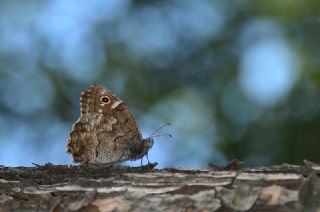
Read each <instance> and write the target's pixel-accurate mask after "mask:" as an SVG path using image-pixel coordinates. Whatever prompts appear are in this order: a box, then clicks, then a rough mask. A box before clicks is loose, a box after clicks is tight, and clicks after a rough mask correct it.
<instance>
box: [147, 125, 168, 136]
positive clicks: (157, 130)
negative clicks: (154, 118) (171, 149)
mask: <svg viewBox="0 0 320 212" xmlns="http://www.w3.org/2000/svg"><path fill="white" fill-rule="evenodd" d="M165 126H171V124H170V123H169V122H167V123H165V124H163V125H162V126H160V127H159V128H158V129H156V130H155V131H154V132H153V133H151V135H150V136H149V137H150V138H151V137H158V136H153V135H154V134H156V133H157V132H159V131H160V130H161V129H162V128H164V127H165ZM169 136H170V137H172V136H171V135H169Z"/></svg>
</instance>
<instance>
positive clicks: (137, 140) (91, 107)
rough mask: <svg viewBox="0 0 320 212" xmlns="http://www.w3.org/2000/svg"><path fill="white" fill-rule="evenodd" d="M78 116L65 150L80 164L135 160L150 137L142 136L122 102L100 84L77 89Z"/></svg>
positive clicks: (142, 154)
mask: <svg viewBox="0 0 320 212" xmlns="http://www.w3.org/2000/svg"><path fill="white" fill-rule="evenodd" d="M80 108H81V116H80V118H79V120H78V121H77V122H76V123H75V124H74V125H73V128H72V131H71V132H70V134H69V137H68V141H67V142H68V144H67V152H68V153H71V155H72V158H73V161H74V162H78V163H81V164H114V163H118V162H122V161H126V160H138V159H141V158H142V157H143V156H145V155H146V154H147V153H148V150H149V149H150V148H151V147H152V145H153V139H152V138H147V139H143V138H142V136H141V133H140V131H139V129H138V127H137V124H136V122H135V120H134V119H133V117H132V115H131V113H130V112H129V110H128V108H127V106H126V105H125V104H124V102H123V101H122V100H121V99H120V98H118V97H117V96H116V95H114V94H113V93H112V92H111V91H109V90H108V89H106V88H105V87H103V86H101V85H91V86H90V87H89V89H88V90H86V91H84V92H82V93H81V98H80Z"/></svg>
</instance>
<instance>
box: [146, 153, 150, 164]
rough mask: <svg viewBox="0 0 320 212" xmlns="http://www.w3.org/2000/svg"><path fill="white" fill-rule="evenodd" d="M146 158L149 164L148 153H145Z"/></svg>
mask: <svg viewBox="0 0 320 212" xmlns="http://www.w3.org/2000/svg"><path fill="white" fill-rule="evenodd" d="M146 158H147V160H148V164H149V163H150V161H149V156H148V153H147V154H146Z"/></svg>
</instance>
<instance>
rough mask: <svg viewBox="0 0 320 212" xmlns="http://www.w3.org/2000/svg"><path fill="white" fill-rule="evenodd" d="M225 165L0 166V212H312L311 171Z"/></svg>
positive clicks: (317, 181) (319, 204) (315, 187)
mask: <svg viewBox="0 0 320 212" xmlns="http://www.w3.org/2000/svg"><path fill="white" fill-rule="evenodd" d="M230 164H231V165H230ZM230 164H229V165H227V166H226V167H215V166H212V167H211V169H208V170H191V169H161V170H158V169H155V168H154V167H153V165H152V164H149V165H148V166H143V167H121V166H114V167H106V166H90V167H80V166H64V165H52V164H46V165H44V166H40V165H36V166H35V167H5V166H0V211H175V212H177V211H319V210H320V178H319V176H318V173H319V172H320V166H319V165H317V164H314V163H312V162H305V165H304V166H296V165H281V166H272V167H261V168H240V167H238V166H237V163H235V164H236V165H235V166H234V161H233V162H232V163H230ZM238 165H239V164H238Z"/></svg>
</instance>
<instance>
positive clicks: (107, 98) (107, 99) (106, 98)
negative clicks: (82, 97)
mask: <svg viewBox="0 0 320 212" xmlns="http://www.w3.org/2000/svg"><path fill="white" fill-rule="evenodd" d="M100 101H101V102H102V103H104V104H110V102H111V100H110V98H109V97H108V96H101V97H100Z"/></svg>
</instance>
